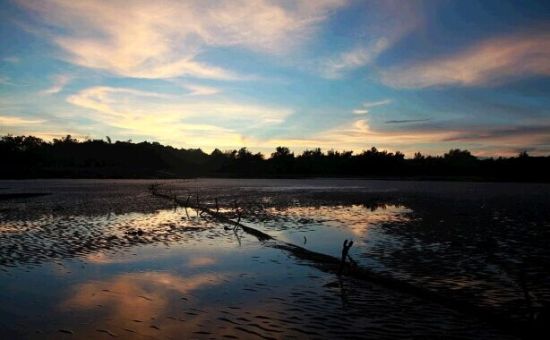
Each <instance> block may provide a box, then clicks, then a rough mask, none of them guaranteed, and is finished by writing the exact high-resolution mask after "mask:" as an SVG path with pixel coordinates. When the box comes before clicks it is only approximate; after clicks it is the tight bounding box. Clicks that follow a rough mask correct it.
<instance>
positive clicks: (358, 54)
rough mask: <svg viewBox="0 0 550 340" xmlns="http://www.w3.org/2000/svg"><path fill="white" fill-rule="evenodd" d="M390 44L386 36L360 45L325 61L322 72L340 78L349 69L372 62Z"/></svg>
mask: <svg viewBox="0 0 550 340" xmlns="http://www.w3.org/2000/svg"><path fill="white" fill-rule="evenodd" d="M388 46H389V42H388V39H386V38H379V39H377V40H376V41H374V42H373V43H372V44H369V45H367V46H358V47H356V48H354V49H352V50H350V51H346V52H344V53H342V54H340V55H338V56H336V57H334V58H330V59H328V60H326V61H324V62H323V63H322V66H321V73H322V75H323V76H324V77H325V78H329V79H336V78H340V77H342V76H343V74H344V73H345V72H347V71H350V70H354V69H356V68H359V67H362V66H365V65H367V64H370V63H371V62H373V61H374V60H375V59H376V57H378V55H379V54H380V53H382V52H383V51H384V50H385V49H386V48H388Z"/></svg>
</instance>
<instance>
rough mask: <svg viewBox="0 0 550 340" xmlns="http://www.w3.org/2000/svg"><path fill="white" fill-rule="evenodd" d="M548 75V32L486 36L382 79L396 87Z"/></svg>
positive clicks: (400, 68)
mask: <svg viewBox="0 0 550 340" xmlns="http://www.w3.org/2000/svg"><path fill="white" fill-rule="evenodd" d="M533 75H543V76H549V75H550V34H548V33H543V34H538V35H517V36H512V37H503V38H496V39H489V40H486V41H482V42H481V43H479V44H477V45H475V46H473V47H471V48H469V49H467V50H465V51H462V52H459V53H458V54H455V55H451V56H445V57H440V58H437V59H433V60H429V61H426V62H421V63H416V64H410V65H404V66H398V67H395V68H393V69H390V70H388V71H384V72H382V82H383V83H385V84H387V85H390V86H393V87H398V88H424V87H430V86H439V85H462V86H478V85H493V84H500V83H504V82H507V81H510V80H514V79H518V78H523V77H527V76H533Z"/></svg>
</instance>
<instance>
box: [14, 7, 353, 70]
mask: <svg viewBox="0 0 550 340" xmlns="http://www.w3.org/2000/svg"><path fill="white" fill-rule="evenodd" d="M19 3H20V4H21V5H22V6H23V7H26V8H28V9H30V10H32V11H33V12H35V13H38V14H39V15H40V17H41V19H42V23H43V24H44V28H48V27H55V28H56V30H55V31H50V35H49V36H50V37H51V39H52V40H53V42H54V43H55V44H57V45H58V46H59V47H61V48H62V50H63V51H65V52H66V58H67V59H68V60H69V61H71V62H73V63H75V64H78V65H81V66H85V67H90V68H97V69H104V70H107V71H109V72H111V73H114V74H118V75H122V76H128V77H140V78H172V77H177V76H192V77H200V78H215V79H236V78H239V77H240V75H238V74H235V73H233V72H231V71H229V70H227V69H224V68H221V67H217V66H214V65H210V64H207V63H205V62H201V61H199V60H198V59H199V57H200V54H201V52H203V51H204V49H205V48H206V47H211V46H214V47H215V46H241V47H244V48H247V49H250V50H253V51H257V52H261V53H283V52H285V51H288V50H289V49H292V48H293V47H295V46H296V45H300V44H301V42H302V41H303V40H305V39H307V38H309V37H310V36H311V35H312V34H313V33H314V32H315V30H316V28H317V26H318V24H319V23H320V22H322V21H323V20H324V19H325V18H326V17H327V16H328V15H329V13H330V11H331V10H333V9H335V8H338V7H339V6H342V5H343V4H344V3H345V1H343V0H322V1H316V2H315V3H311V2H309V1H305V0H301V1H293V2H288V3H281V2H275V1H267V0H254V1H245V0H239V1H231V2H218V1H214V2H204V1H198V0H197V1H185V2H183V1H161V2H154V1H153V2H152V1H139V0H138V1H132V2H118V1H77V2H75V1H72V0H50V1H47V0H46V1H42V0H40V1H39V0H30V1H22V0H20V1H19ZM59 31H61V32H62V33H58V32H59Z"/></svg>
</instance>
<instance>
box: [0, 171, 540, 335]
mask: <svg viewBox="0 0 550 340" xmlns="http://www.w3.org/2000/svg"><path fill="white" fill-rule="evenodd" d="M152 183H162V184H163V187H164V188H166V190H171V191H172V192H173V193H174V194H177V195H179V197H182V198H183V199H185V198H186V197H188V195H196V194H197V193H199V200H200V204H204V205H209V206H211V207H214V198H217V199H218V203H219V205H220V208H221V209H220V211H222V212H224V213H225V214H226V215H227V216H228V217H233V218H235V219H237V218H238V217H237V212H236V211H237V210H236V209H237V208H236V207H238V209H239V210H241V211H242V212H241V213H239V215H242V222H243V223H244V224H246V225H249V226H253V227H255V228H257V229H260V230H262V231H264V232H266V233H268V234H270V235H272V236H275V237H276V238H277V239H279V240H283V241H288V242H291V243H294V244H297V245H300V246H302V247H305V248H308V249H311V250H314V251H318V252H322V253H325V254H330V255H334V256H338V255H339V252H340V250H341V243H342V242H343V240H344V239H354V240H355V244H354V247H353V248H352V250H351V252H350V254H351V255H352V258H354V259H355V260H356V261H358V262H359V263H360V264H361V265H364V266H367V267H369V268H370V269H372V270H375V271H378V272H381V273H385V274H389V275H392V276H394V277H396V278H399V279H402V280H406V281H407V282H411V283H414V284H419V285H423V286H427V287H429V288H430V289H435V290H438V291H442V292H445V293H449V294H453V296H456V297H458V298H460V299H466V300H468V301H471V302H472V303H474V304H478V305H481V306H486V307H487V308H493V309H495V310H497V311H505V312H506V313H513V314H515V315H516V317H518V318H521V317H524V315H525V312H526V308H527V307H526V306H525V299H524V295H523V292H522V290H521V288H519V287H518V282H519V281H518V273H519V270H520V268H525V269H524V270H525V271H526V272H527V274H526V275H527V280H528V282H529V294H530V295H532V296H533V299H532V300H533V301H532V303H533V304H536V305H542V304H543V303H544V302H546V301H548V287H549V285H548V284H547V283H548V282H549V281H548V279H549V278H548V273H547V272H546V271H545V270H544V268H546V267H545V266H546V264H547V263H548V259H549V258H550V256H548V252H547V251H548V250H547V247H546V245H545V244H547V243H545V242H547V241H548V229H549V225H548V221H549V219H548V216H547V215H546V214H548V212H546V211H545V210H544V209H542V208H541V207H542V206H543V205H544V204H545V202H544V200H545V199H546V200H547V201H546V203H548V187H547V186H537V185H520V184H517V185H508V186H507V185H506V184H468V183H456V184H455V183H442V184H435V185H434V184H431V185H429V183H428V184H422V183H413V182H383V181H355V180H310V181H307V180H305V181H304V180H280V181H272V180H270V181H268V180H251V181H249V180H187V181H162V182H161V181H82V180H75V181H72V180H63V181H22V182H17V181H1V182H0V188H5V189H2V190H0V193H2V192H5V193H10V192H44V193H50V195H48V196H39V197H32V198H26V199H15V200H14V199H9V200H3V201H0V245H1V247H0V270H1V271H0V320H1V321H0V331H1V332H2V333H3V334H5V335H9V336H10V337H12V338H13V337H16V338H17V337H37V338H44V337H45V338H61V337H65V336H66V337H75V336H76V337H78V338H89V337H107V338H108V337H111V336H113V335H116V336H118V337H128V338H135V337H144V338H147V337H162V338H170V337H174V338H178V337H181V334H182V333H183V334H188V335H190V337H198V338H201V337H204V338H209V337H214V338H220V337H222V336H226V337H229V338H230V337H239V338H242V337H245V338H246V337H267V338H289V337H299V338H303V337H309V338H315V337H320V338H335V337H346V338H348V337H360V338H380V337H382V338H410V337H411V336H412V337H430V336H431V337H434V336H440V337H444V336H455V337H458V338H470V337H473V336H476V337H479V336H481V337H489V338H490V337H496V338H502V337H505V335H506V334H505V332H503V331H499V330H498V329H495V328H494V327H493V326H490V325H488V324H485V323H483V322H481V321H479V320H476V319H475V318H473V317H469V316H467V315H463V314H460V313H458V312H455V311H453V310H450V309H448V308H445V307H442V306H439V305H437V304H434V303H429V302H426V301H424V300H422V299H419V298H416V297H414V296H409V295H406V294H403V293H399V292H396V291H392V290H388V289H386V288H384V287H381V286H378V285H375V284H371V283H368V282H359V281H356V280H352V279H345V280H343V281H338V280H337V277H336V276H335V275H333V274H330V273H326V272H323V271H320V270H318V269H316V267H315V265H314V264H312V263H308V262H307V261H303V260H299V259H296V258H294V257H293V256H291V255H290V254H288V253H285V252H284V251H282V250H277V249H272V248H269V247H265V246H264V245H262V244H261V242H258V241H257V240H256V239H255V238H253V237H251V236H249V235H247V234H245V233H243V232H242V231H240V230H236V231H235V230H233V228H227V226H226V228H224V226H223V225H222V224H220V223H219V222H217V221H214V220H212V219H208V217H207V216H198V214H197V213H196V212H195V211H192V210H190V209H188V210H187V211H186V210H185V209H183V208H175V207H174V206H173V203H172V202H168V201H166V200H163V199H158V198H155V197H152V196H151V195H150V194H149V192H148V190H147V188H148V186H149V185H150V184H152ZM503 186H504V187H503ZM460 196H463V197H462V198H461V197H460ZM193 199H196V196H193ZM510 207H514V209H510ZM138 230H141V232H140V234H139V235H138V234H137V231H138ZM480 236H483V237H480ZM524 275H525V274H524ZM71 333H72V334H71Z"/></svg>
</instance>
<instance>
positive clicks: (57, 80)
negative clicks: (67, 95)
mask: <svg viewBox="0 0 550 340" xmlns="http://www.w3.org/2000/svg"><path fill="white" fill-rule="evenodd" d="M71 79H72V77H71V76H69V75H66V74H60V75H57V76H55V77H54V81H53V84H52V85H51V86H50V87H49V88H47V89H45V90H42V91H40V94H42V95H50V94H56V93H59V92H61V90H63V88H64V87H65V85H67V84H68V83H69V82H70V81H71Z"/></svg>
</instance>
